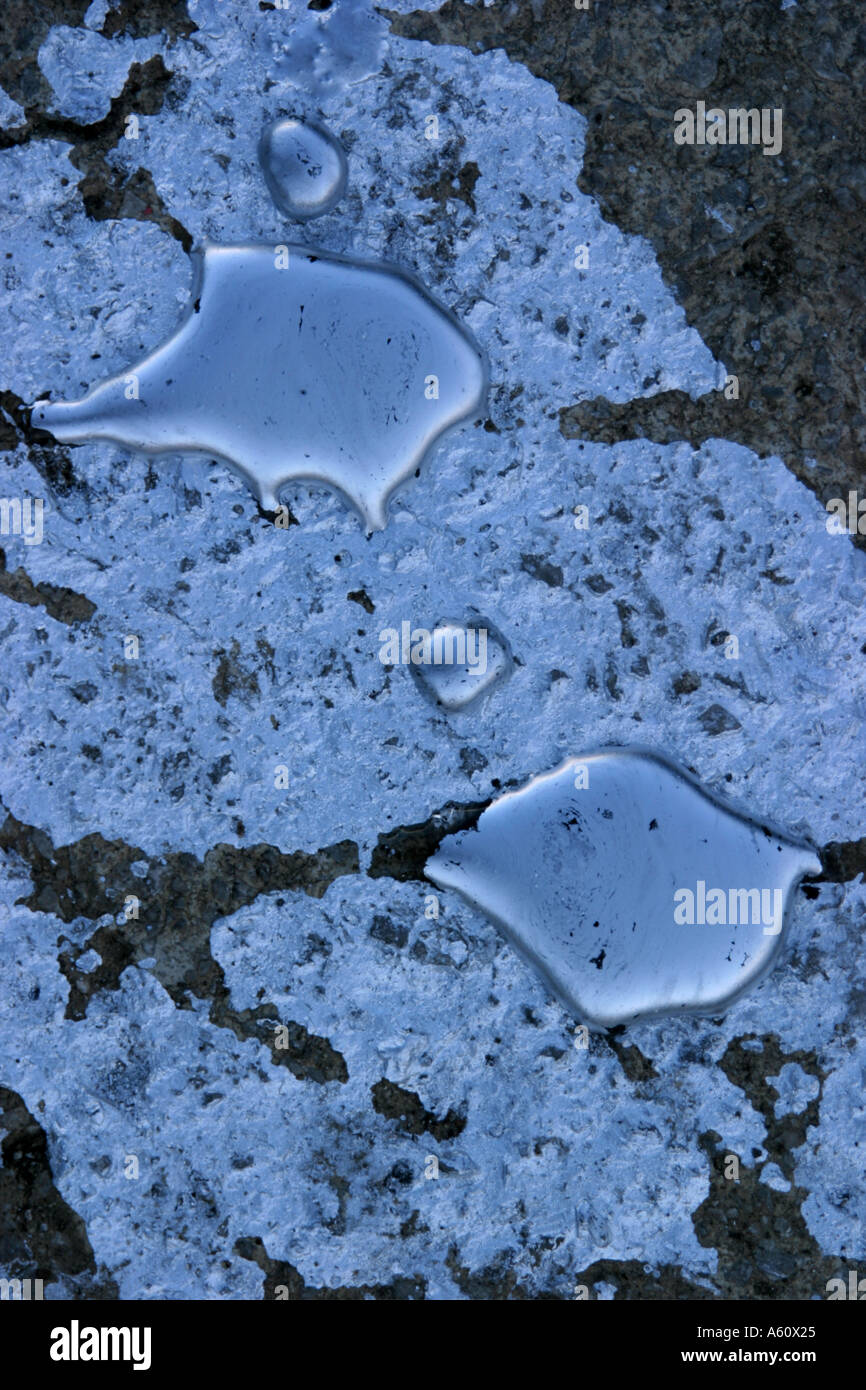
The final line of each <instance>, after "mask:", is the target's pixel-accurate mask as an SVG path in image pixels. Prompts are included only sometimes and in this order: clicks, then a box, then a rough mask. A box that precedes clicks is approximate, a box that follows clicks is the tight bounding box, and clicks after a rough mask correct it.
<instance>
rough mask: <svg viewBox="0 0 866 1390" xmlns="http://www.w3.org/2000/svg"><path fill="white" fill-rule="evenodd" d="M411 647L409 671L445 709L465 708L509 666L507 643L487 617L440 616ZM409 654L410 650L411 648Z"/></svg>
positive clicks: (486, 689)
mask: <svg viewBox="0 0 866 1390" xmlns="http://www.w3.org/2000/svg"><path fill="white" fill-rule="evenodd" d="M416 631H417V632H419V633H421V635H420V636H419V638H418V641H417V642H415V640H414V639H415V634H414V633H413V634H412V637H413V646H414V648H415V651H416V653H417V655H418V656H420V660H417V661H416V660H414V659H413V660H412V663H411V666H410V670H411V671H412V674H413V676H414V677H415V679H416V681H417V682H418V684H419V686H420V687H421V688H422V690H423V691H424V693H425V694H426V695H427V696H428V697H429V698H432V699H433V700H434V701H435V702H436V704H438V705H441V706H442V707H443V708H444V709H448V710H461V709H465V708H466V706H467V705H469V704H471V703H472V702H473V701H474V700H477V699H478V697H479V695H482V694H483V693H484V692H485V691H488V690H489V689H490V687H491V686H492V685H493V684H494V683H495V682H496V681H498V680H499V679H500V677H501V676H504V675H505V673H506V672H507V671H508V670H509V669H510V665H511V658H510V653H509V650H508V644H507V642H506V641H505V638H504V637H503V636H502V634H501V633H500V632H499V631H498V630H497V629H496V628H495V627H494V626H493V625H492V623H490V622H488V621H487V619H486V618H468V619H467V620H466V621H465V622H462V623H461V622H459V621H457V620H456V619H450V618H442V619H440V621H439V622H438V623H436V625H435V627H434V628H433V629H432V631H431V632H430V633H429V643H428V642H427V641H426V636H425V634H424V633H423V632H421V630H420V629H416ZM410 654H411V649H410Z"/></svg>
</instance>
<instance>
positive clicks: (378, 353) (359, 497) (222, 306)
mask: <svg viewBox="0 0 866 1390" xmlns="http://www.w3.org/2000/svg"><path fill="white" fill-rule="evenodd" d="M196 265H197V269H196V284H195V286H194V288H193V291H192V295H191V296H190V304H191V308H190V310H189V311H188V312H187V314H186V316H185V317H184V319H183V321H182V322H181V324H180V326H179V328H178V329H177V331H176V332H175V333H174V335H173V336H172V337H171V338H169V339H168V340H167V341H166V342H165V343H163V344H162V345H161V346H160V347H157V348H156V349H155V350H154V351H153V352H152V353H151V354H150V355H149V356H148V357H146V358H145V359H144V361H142V362H141V363H139V364H138V365H137V366H135V367H133V368H132V369H131V370H130V369H127V370H126V371H124V372H122V373H121V374H120V375H118V376H115V377H112V378H111V379H110V380H108V381H105V382H103V383H102V384H101V385H99V386H95V387H94V388H93V389H92V390H91V391H89V392H88V394H87V395H86V396H85V397H84V398H83V399H82V400H80V401H75V402H72V403H68V404H62V403H53V402H48V401H44V400H43V401H37V402H36V404H35V405H34V406H33V415H32V419H33V424H34V425H36V426H38V427H39V428H41V429H46V430H49V431H50V432H51V434H53V435H54V437H55V439H57V440H59V441H60V442H62V443H67V444H72V443H76V442H78V441H80V440H83V439H111V440H114V441H115V442H116V443H119V444H122V445H124V446H125V447H127V448H131V449H139V450H142V451H143V452H145V453H148V454H159V453H182V452H198V453H204V454H206V455H207V456H208V457H209V458H214V457H218V458H221V459H222V460H223V461H224V462H226V463H228V464H229V465H230V466H232V467H234V468H235V469H237V471H238V472H239V473H240V474H241V476H242V477H243V478H244V479H245V480H246V482H247V483H248V484H249V487H250V488H251V490H252V491H253V493H254V494H255V496H256V497H257V498H258V500H259V503H260V505H261V507H262V508H263V509H265V510H268V511H274V510H276V506H277V498H278V494H279V490H280V488H281V487H283V486H284V485H285V484H286V483H288V482H290V481H292V480H294V479H307V480H309V481H312V482H318V483H325V484H326V485H328V486H330V487H333V488H335V489H337V490H338V491H340V492H342V493H343V494H344V495H345V496H346V497H347V498H348V499H349V500H350V501H351V502H352V503H353V504H354V505H355V506H356V507H357V509H358V511H359V512H360V514H361V516H362V518H363V520H364V521H365V523H366V525H367V528H368V530H380V529H381V528H382V527H383V526H384V525H385V520H386V513H385V506H386V502H387V499H388V497H389V495H390V493H391V492H392V491H393V489H394V488H395V487H396V486H397V484H398V483H399V482H401V481H402V480H403V479H404V478H407V477H408V476H409V475H410V474H411V473H412V472H414V470H415V469H416V468H417V467H418V465H419V464H420V463H421V461H422V460H423V458H424V456H425V455H426V453H427V452H428V450H429V449H430V448H431V447H432V445H433V444H434V442H435V441H436V440H437V439H438V438H439V437H440V436H441V435H442V434H443V433H444V432H445V431H446V430H448V429H450V428H451V427H452V426H454V425H456V424H457V423H458V422H459V421H461V420H464V419H466V418H467V417H469V416H471V415H473V414H474V413H476V412H480V410H481V408H482V405H483V401H484V395H485V391H486V384H487V383H486V372H485V366H484V362H483V359H482V357H481V354H480V352H479V350H478V347H477V345H476V343H475V341H474V339H473V338H472V337H471V335H470V334H469V333H468V332H466V330H465V329H464V328H463V327H462V326H461V325H460V323H458V321H457V319H456V318H455V317H454V316H453V315H452V314H450V313H449V312H448V311H447V310H446V309H444V308H443V307H442V306H441V305H440V304H438V303H437V302H436V301H435V300H434V299H433V298H432V297H431V296H430V295H429V294H428V293H427V291H426V290H425V289H424V288H423V286H422V285H421V284H420V282H419V281H418V280H416V279H414V277H412V276H409V275H406V274H404V273H403V272H402V271H399V270H396V269H395V268H392V267H390V266H387V265H382V264H378V263H374V262H367V261H357V260H350V259H348V258H346V257H341V256H332V255H328V254H326V253H325V252H323V251H317V252H316V253H315V254H312V253H311V252H310V251H309V249H308V248H306V247H303V246H295V245H280V246H277V247H273V246H267V245H240V246H216V245H206V246H205V247H204V250H203V251H202V252H200V253H198V254H197V257H196ZM301 306H303V312H302V309H301ZM131 379H134V380H135V382H136V384H137V393H136V396H135V398H134V399H131V398H130V393H129V391H128V389H127V386H126V383H128V382H129V381H130V380H131ZM431 381H435V383H436V388H435V391H434V390H433V389H432V388H431V386H430V383H431Z"/></svg>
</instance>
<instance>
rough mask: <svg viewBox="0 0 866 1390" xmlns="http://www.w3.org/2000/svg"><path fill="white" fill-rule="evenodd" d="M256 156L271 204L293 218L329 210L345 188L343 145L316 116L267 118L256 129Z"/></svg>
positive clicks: (310, 215) (305, 218)
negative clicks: (259, 130) (267, 122)
mask: <svg viewBox="0 0 866 1390" xmlns="http://www.w3.org/2000/svg"><path fill="white" fill-rule="evenodd" d="M259 161H260V163H261V166H262V172H263V173H264V176H265V180H266V182H267V185H268V188H269V189H270V193H271V197H272V198H273V200H274V202H275V203H276V205H277V207H278V208H281V209H282V211H283V212H285V213H287V214H288V216H289V217H294V218H295V219H296V220H297V221H300V222H308V221H309V220H310V219H311V218H313V217H321V216H322V214H323V213H326V212H330V211H331V210H332V208H334V207H336V205H337V203H338V202H339V201H340V199H341V198H342V196H343V194H344V192H345V191H346V178H347V174H348V166H347V164H346V155H345V153H344V151H343V147H342V145H341V144H340V142H339V140H338V139H337V138H336V136H334V135H332V134H331V132H330V131H329V130H328V129H327V128H326V127H325V126H323V125H320V124H319V122H318V121H311V120H303V121H302V120H299V119H297V118H295V117H285V118H283V119H282V120H278V121H272V122H271V124H270V125H267V126H265V128H264V130H263V131H262V138H261V140H260V142H259Z"/></svg>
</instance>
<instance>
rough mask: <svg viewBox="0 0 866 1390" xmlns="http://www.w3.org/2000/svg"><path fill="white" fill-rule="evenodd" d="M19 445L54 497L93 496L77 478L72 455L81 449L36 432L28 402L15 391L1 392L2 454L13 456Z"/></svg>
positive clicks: (43, 432) (0, 432) (0, 448)
mask: <svg viewBox="0 0 866 1390" xmlns="http://www.w3.org/2000/svg"><path fill="white" fill-rule="evenodd" d="M46 394H47V393H46ZM19 445H21V446H23V447H24V448H25V449H26V450H27V457H28V458H29V459H30V462H31V463H32V464H33V467H34V468H35V469H36V471H37V473H38V474H39V476H40V477H41V478H42V479H43V480H44V481H45V483H46V484H47V486H48V488H49V490H50V491H51V492H52V493H55V494H57V496H59V497H68V496H69V495H70V493H72V492H78V493H80V494H81V495H82V496H83V497H87V496H89V493H90V489H89V488H88V486H87V484H86V483H85V482H84V481H83V479H81V478H79V477H78V476H77V474H76V472H75V469H74V468H73V466H72V459H71V458H70V456H69V453H68V449H69V448H73V449H75V448H78V445H76V444H72V445H68V446H66V445H60V444H58V443H57V442H56V440H55V439H54V437H53V435H50V434H49V433H48V432H47V430H40V429H35V428H34V426H33V425H32V424H31V410H30V406H29V405H28V404H27V402H26V401H23V400H22V399H21V397H20V396H18V395H16V394H15V392H14V391H2V390H0V452H5V451H6V450H9V451H10V452H11V451H12V450H14V449H17V448H18V447H19Z"/></svg>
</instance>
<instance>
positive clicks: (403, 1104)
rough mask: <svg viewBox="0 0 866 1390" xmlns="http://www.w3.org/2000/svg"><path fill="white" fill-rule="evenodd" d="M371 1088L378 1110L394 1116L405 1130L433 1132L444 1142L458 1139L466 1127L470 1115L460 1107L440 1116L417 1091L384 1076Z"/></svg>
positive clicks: (390, 1118)
mask: <svg viewBox="0 0 866 1390" xmlns="http://www.w3.org/2000/svg"><path fill="white" fill-rule="evenodd" d="M370 1090H371V1094H372V1096H373V1109H374V1110H375V1111H376V1114H377V1115H383V1116H384V1117H385V1119H386V1120H394V1121H395V1122H396V1124H397V1126H398V1128H399V1129H401V1130H403V1132H404V1133H405V1134H415V1135H419V1134H429V1135H431V1136H432V1137H433V1138H434V1139H435V1140H436V1141H437V1143H440V1144H441V1143H444V1142H445V1140H447V1139H456V1138H457V1136H458V1135H459V1134H462V1133H463V1131H464V1129H465V1128H466V1116H465V1115H463V1114H461V1112H460V1111H459V1110H454V1109H451V1110H449V1111H448V1113H447V1114H446V1115H444V1116H443V1117H442V1119H441V1120H440V1119H438V1118H437V1116H436V1115H434V1114H433V1112H432V1110H428V1109H427V1108H426V1106H425V1105H424V1104H423V1103H422V1101H421V1097H420V1096H419V1095H418V1094H417V1093H416V1092H415V1091H407V1090H405V1089H404V1087H402V1086H397V1085H396V1084H395V1083H394V1082H393V1081H386V1080H385V1079H384V1077H383V1078H382V1080H381V1081H377V1082H376V1084H375V1086H371V1088H370Z"/></svg>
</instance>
